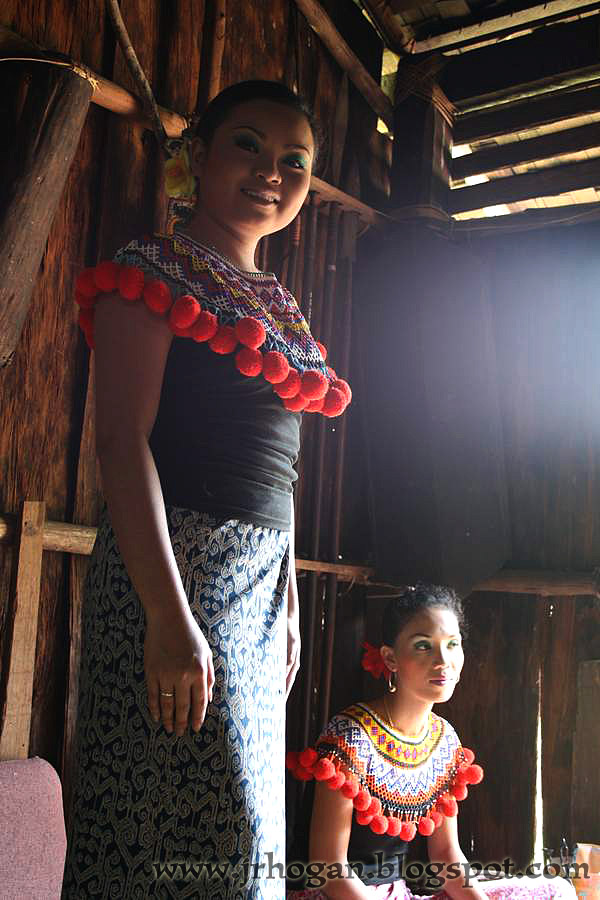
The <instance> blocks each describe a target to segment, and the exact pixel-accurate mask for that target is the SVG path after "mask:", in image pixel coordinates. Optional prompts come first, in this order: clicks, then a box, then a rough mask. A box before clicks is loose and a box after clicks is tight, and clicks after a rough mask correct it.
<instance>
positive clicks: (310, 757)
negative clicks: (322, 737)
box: [298, 747, 319, 769]
mask: <svg viewBox="0 0 600 900" xmlns="http://www.w3.org/2000/svg"><path fill="white" fill-rule="evenodd" d="M318 758H319V754H318V753H317V751H316V750H313V748H312V747H307V748H306V750H303V751H302V753H301V754H300V755H299V757H298V760H299V762H300V765H301V766H304V768H305V769H311V768H312V767H313V766H314V764H315V763H316V761H317V759H318Z"/></svg>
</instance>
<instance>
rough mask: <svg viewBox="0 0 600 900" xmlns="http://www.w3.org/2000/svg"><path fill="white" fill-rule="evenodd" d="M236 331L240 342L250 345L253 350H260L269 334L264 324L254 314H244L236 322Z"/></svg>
mask: <svg viewBox="0 0 600 900" xmlns="http://www.w3.org/2000/svg"><path fill="white" fill-rule="evenodd" d="M235 333H236V336H237V339H238V341H239V342H240V344H244V345H245V346H246V347H250V349H251V350H258V348H259V347H260V346H261V344H264V342H265V338H266V336H267V333H266V331H265V329H264V326H263V325H262V323H261V322H259V321H258V319H255V318H254V316H244V318H243V319H240V320H239V321H238V322H236V325H235Z"/></svg>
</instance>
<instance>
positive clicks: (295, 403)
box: [283, 394, 308, 412]
mask: <svg viewBox="0 0 600 900" xmlns="http://www.w3.org/2000/svg"><path fill="white" fill-rule="evenodd" d="M283 405H284V406H285V408H286V409H289V411H290V412H302V410H303V409H305V408H306V407H307V406H308V400H307V399H306V397H304V396H303V395H302V394H297V395H296V396H295V397H289V398H286V399H285V400H284V401H283Z"/></svg>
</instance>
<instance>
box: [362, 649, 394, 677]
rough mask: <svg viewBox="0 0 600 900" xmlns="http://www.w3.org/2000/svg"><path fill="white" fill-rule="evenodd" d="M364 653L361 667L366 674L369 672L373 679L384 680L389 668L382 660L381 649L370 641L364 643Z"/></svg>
mask: <svg viewBox="0 0 600 900" xmlns="http://www.w3.org/2000/svg"><path fill="white" fill-rule="evenodd" d="M362 645H363V647H364V651H365V652H364V653H363V656H362V659H361V661H360V664H361V666H362V667H363V669H364V670H365V671H366V672H369V673H370V674H371V675H372V676H373V678H383V676H384V675H385V673H386V672H387V671H388V667H387V666H386V664H385V663H384V661H383V659H382V658H381V653H380V652H379V647H374V646H373V644H370V643H369V642H368V641H363V643H362Z"/></svg>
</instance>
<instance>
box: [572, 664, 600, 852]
mask: <svg viewBox="0 0 600 900" xmlns="http://www.w3.org/2000/svg"><path fill="white" fill-rule="evenodd" d="M599 710H600V660H597V659H591V660H587V661H586V662H582V663H580V664H579V668H578V672H577V718H576V720H575V735H574V739H573V785H572V790H571V830H570V834H571V835H572V839H573V840H574V841H582V842H583V841H587V842H588V843H590V842H600V817H599V815H598V798H599V797H600V767H599V766H598V748H599V747H600V716H599V715H598V711H599Z"/></svg>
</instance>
